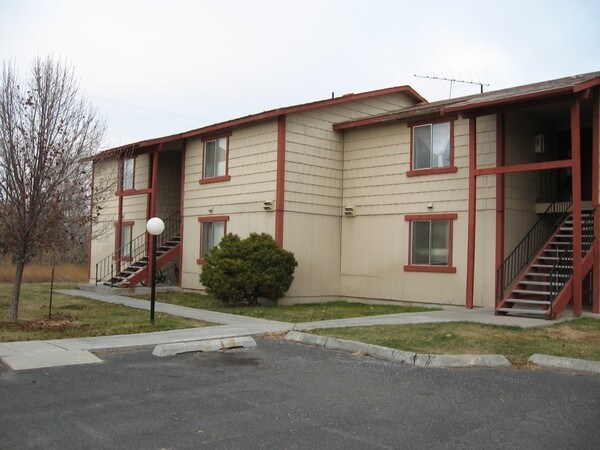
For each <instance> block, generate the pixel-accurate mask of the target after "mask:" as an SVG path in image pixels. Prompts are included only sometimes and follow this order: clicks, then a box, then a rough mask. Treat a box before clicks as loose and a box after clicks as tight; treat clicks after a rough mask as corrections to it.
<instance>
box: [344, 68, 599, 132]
mask: <svg viewBox="0 0 600 450" xmlns="http://www.w3.org/2000/svg"><path fill="white" fill-rule="evenodd" d="M598 85H600V72H591V73H587V74H582V75H574V76H570V77H565V78H559V79H556V80H550V81H542V82H539V83H533V84H527V85H524V86H518V87H513V88H507V89H500V90H497V91H490V92H486V93H483V94H475V95H469V96H466V97H458V98H454V99H449V100H441V101H437V102H432V103H428V104H425V105H416V106H413V107H409V108H406V109H403V110H401V111H398V112H395V113H387V114H381V115H379V116H372V117H368V118H365V119H359V120H351V121H347V122H342V123H338V124H335V125H334V127H333V128H334V129H335V130H346V129H350V128H359V127H364V126H369V125H376V124H381V123H388V122H393V121H397V120H402V119H407V118H411V117H419V116H428V115H447V114H453V113H465V112H469V111H475V110H485V109H486V108H490V107H498V106H505V105H510V104H515V103H519V102H525V101H532V100H541V99H545V98H550V97H554V96H560V95H564V94H575V93H577V92H581V91H583V90H585V89H589V88H591V87H594V86H598Z"/></svg>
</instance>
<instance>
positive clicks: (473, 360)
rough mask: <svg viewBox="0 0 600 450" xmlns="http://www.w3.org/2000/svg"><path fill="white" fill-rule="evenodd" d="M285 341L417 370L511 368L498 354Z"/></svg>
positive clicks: (320, 339) (314, 339) (303, 338)
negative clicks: (464, 353) (409, 350)
mask: <svg viewBox="0 0 600 450" xmlns="http://www.w3.org/2000/svg"><path fill="white" fill-rule="evenodd" d="M285 339H286V340H288V341H291V342H297V343H301V344H307V345H315V346H318V347H324V348H328V349H331V350H343V351H346V352H352V353H354V352H360V353H364V354H365V355H369V356H374V357H377V358H381V359H386V360H389V361H395V362H402V363H406V364H412V365H414V366H418V367H436V368H444V367H512V365H511V364H510V362H509V361H508V360H507V359H506V358H505V357H504V356H502V355H429V354H422V353H413V352H405V351H403V350H396V349H393V348H388V347H382V346H379V345H373V344H365V343H362V342H355V341H348V340H345V339H337V338H331V337H324V336H318V335H314V334H307V333H300V332H298V331H290V332H289V333H287V334H286V335H285Z"/></svg>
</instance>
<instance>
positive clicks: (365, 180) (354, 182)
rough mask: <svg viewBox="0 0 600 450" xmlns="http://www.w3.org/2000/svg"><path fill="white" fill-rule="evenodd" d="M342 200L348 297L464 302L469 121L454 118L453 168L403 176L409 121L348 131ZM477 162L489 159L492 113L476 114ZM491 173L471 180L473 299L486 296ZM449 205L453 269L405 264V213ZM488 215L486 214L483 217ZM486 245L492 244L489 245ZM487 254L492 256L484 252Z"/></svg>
mask: <svg viewBox="0 0 600 450" xmlns="http://www.w3.org/2000/svg"><path fill="white" fill-rule="evenodd" d="M344 142H345V146H344V162H343V167H344V169H343V174H344V180H343V186H344V189H343V192H344V197H343V205H346V206H354V208H355V214H356V216H355V217H354V218H343V219H342V249H341V251H342V260H341V267H342V271H341V272H342V280H341V293H342V295H343V296H347V297H353V298H354V297H359V298H371V299H381V300H398V301H405V302H424V303H448V304H457V305H464V303H465V298H466V292H465V286H466V284H465V282H466V269H467V258H466V251H467V223H468V199H469V191H468V186H469V183H468V182H469V180H468V176H469V169H468V168H469V147H468V146H469V123H468V120H465V119H462V118H459V119H457V120H456V121H455V123H454V164H455V166H456V167H457V172H456V173H449V174H438V175H423V176H414V177H409V176H407V175H406V172H407V171H408V170H409V169H410V152H411V149H410V128H409V127H408V126H407V125H406V122H399V123H396V124H391V125H382V126H377V127H371V128H364V129H357V130H351V131H347V132H346V135H345V141H344ZM477 159H478V167H479V168H482V167H490V166H494V165H495V160H496V118H495V116H485V117H480V118H478V119H477ZM495 186H496V184H495V177H480V178H479V179H478V181H477V211H478V213H477V234H476V236H477V245H476V248H477V254H476V267H477V269H476V272H477V273H476V279H477V280H478V281H477V283H476V286H475V304H476V305H483V304H485V305H488V306H489V305H491V304H493V300H494V298H493V290H491V291H489V290H488V289H489V287H490V286H493V285H494V280H495V278H494V268H493V266H494V253H493V251H494V246H493V245H492V246H490V245H489V243H490V242H495V232H494V230H495V226H494V224H495V222H494V220H495V194H496V192H495ZM438 213H456V214H457V219H456V220H455V221H454V222H453V232H454V234H453V236H454V239H453V264H454V267H455V268H456V273H423V272H407V271H405V270H404V266H405V265H407V264H408V260H409V255H408V252H409V250H408V249H409V228H410V225H409V223H408V222H407V221H406V220H405V215H406V214H438ZM490 220H491V221H492V222H491V223H490ZM490 247H491V249H490ZM490 257H491V259H490Z"/></svg>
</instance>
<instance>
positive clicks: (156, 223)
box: [146, 217, 165, 325]
mask: <svg viewBox="0 0 600 450" xmlns="http://www.w3.org/2000/svg"><path fill="white" fill-rule="evenodd" d="M164 229H165V223H164V222H163V221H162V220H161V219H159V218H158V217H153V218H152V219H150V220H148V222H146V231H148V233H150V234H151V235H152V248H151V251H152V255H150V271H151V273H152V282H151V284H150V323H151V324H152V325H154V304H155V303H156V240H157V239H156V238H157V237H158V235H159V234H160V233H162V232H163V231H164Z"/></svg>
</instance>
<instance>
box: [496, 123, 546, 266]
mask: <svg viewBox="0 0 600 450" xmlns="http://www.w3.org/2000/svg"><path fill="white" fill-rule="evenodd" d="M541 127H542V123H541V122H540V120H539V119H536V118H535V117H533V116H531V115H528V114H526V113H523V112H514V113H511V114H507V115H506V126H505V128H506V138H505V141H506V142H505V158H506V165H514V164H526V163H533V162H539V161H540V160H542V157H541V156H540V155H538V154H536V153H535V152H534V137H535V135H536V134H537V133H538V132H539V130H540V129H541ZM539 177H540V174H539V172H523V173H515V174H509V175H506V177H505V218H504V220H505V223H506V224H510V226H506V227H505V235H504V239H505V241H504V252H505V256H508V254H510V252H512V250H513V249H514V248H515V246H516V245H517V244H518V243H519V241H520V240H521V239H522V238H523V236H524V235H525V234H526V233H527V231H528V230H529V229H530V228H531V227H532V226H533V224H535V222H536V221H537V220H538V216H537V215H536V214H535V203H536V200H537V199H538V198H539V196H540V182H539Z"/></svg>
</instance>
